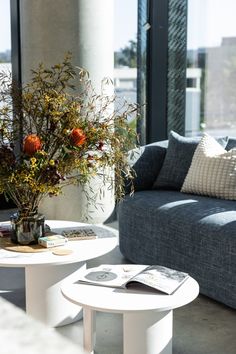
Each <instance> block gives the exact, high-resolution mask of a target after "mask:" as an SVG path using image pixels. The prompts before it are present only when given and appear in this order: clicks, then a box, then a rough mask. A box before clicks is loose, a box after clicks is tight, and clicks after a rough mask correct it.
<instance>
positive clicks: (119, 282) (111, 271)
mask: <svg viewBox="0 0 236 354" xmlns="http://www.w3.org/2000/svg"><path fill="white" fill-rule="evenodd" d="M145 268H147V265H137V264H119V265H113V264H103V265H101V266H99V267H96V268H90V269H87V270H86V272H85V273H83V275H82V276H81V277H80V278H79V280H78V282H79V283H85V284H93V285H100V286H109V287H114V288H116V287H118V288H122V287H125V284H126V282H127V281H128V280H130V279H131V278H132V277H133V276H135V275H137V274H138V273H140V272H141V271H142V270H144V269H145Z"/></svg>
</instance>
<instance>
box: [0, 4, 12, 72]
mask: <svg viewBox="0 0 236 354" xmlns="http://www.w3.org/2000/svg"><path fill="white" fill-rule="evenodd" d="M0 33H1V38H0V70H1V71H2V70H3V69H4V70H11V22H10V0H0Z"/></svg>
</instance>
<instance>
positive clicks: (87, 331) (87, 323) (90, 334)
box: [83, 307, 96, 354]
mask: <svg viewBox="0 0 236 354" xmlns="http://www.w3.org/2000/svg"><path fill="white" fill-rule="evenodd" d="M83 312H84V317H83V322H84V324H83V325H84V350H85V352H86V353H89V354H93V352H94V351H93V349H94V346H95V336H96V328H95V311H94V310H91V309H89V308H86V307H85V308H84V310H83Z"/></svg>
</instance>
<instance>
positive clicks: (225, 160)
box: [181, 134, 236, 200]
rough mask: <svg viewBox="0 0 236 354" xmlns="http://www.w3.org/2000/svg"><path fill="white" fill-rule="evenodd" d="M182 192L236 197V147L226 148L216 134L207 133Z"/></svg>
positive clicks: (225, 197)
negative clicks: (228, 149)
mask: <svg viewBox="0 0 236 354" xmlns="http://www.w3.org/2000/svg"><path fill="white" fill-rule="evenodd" d="M181 192H185V193H193V194H200V195H207V196H211V197H217V198H222V199H230V200H236V149H232V150H230V151H226V150H225V149H224V148H223V147H222V146H221V145H220V144H219V143H218V142H217V141H216V140H215V139H214V138H212V137H210V136H209V135H208V134H204V135H203V137H202V139H201V141H200V143H199V145H198V147H197V148H196V150H195V153H194V155H193V159H192V163H191V166H190V168H189V171H188V174H187V176H186V178H185V180H184V183H183V186H182V188H181Z"/></svg>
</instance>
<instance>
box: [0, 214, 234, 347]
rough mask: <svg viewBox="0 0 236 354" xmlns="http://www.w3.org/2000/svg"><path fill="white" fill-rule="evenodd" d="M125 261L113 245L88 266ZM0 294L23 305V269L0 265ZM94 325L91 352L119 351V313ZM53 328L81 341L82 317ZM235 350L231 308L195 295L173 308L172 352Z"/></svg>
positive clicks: (1, 217)
mask: <svg viewBox="0 0 236 354" xmlns="http://www.w3.org/2000/svg"><path fill="white" fill-rule="evenodd" d="M6 215H7V214H3V213H1V214H0V220H4V219H6ZM110 226H111V227H114V228H116V227H117V224H116V223H113V224H111V225H110ZM125 262H126V261H125V259H124V258H123V257H122V255H121V254H120V252H119V249H118V247H117V248H116V249H114V250H113V251H112V252H110V253H109V254H107V255H104V256H102V257H99V258H97V259H94V260H91V261H89V263H88V266H89V267H92V266H96V265H98V264H99V263H113V264H116V263H125ZM0 296H2V297H4V298H5V299H7V300H9V301H10V302H12V303H13V304H15V305H16V306H18V307H20V308H23V309H24V307H25V294H24V271H23V270H21V269H12V268H1V269H0ZM96 327H97V339H96V347H95V353H96V354H122V316H121V315H119V314H107V313H97V326H96ZM56 330H57V332H58V333H60V334H61V335H62V336H65V337H66V338H68V339H70V340H71V341H72V342H73V343H76V344H79V345H80V346H81V345H82V338H83V336H82V335H83V334H82V321H79V322H77V323H75V324H71V325H67V326H64V327H60V328H57V329H56ZM19 352H20V351H19ZM62 352H63V351H62ZM235 353H236V311H235V310H232V309H231V308H229V307H227V306H224V305H222V304H220V303H217V302H216V301H213V300H211V299H209V298H207V297H204V296H202V295H199V297H198V298H197V299H196V300H195V301H193V302H192V303H191V304H188V305H186V306H184V307H182V308H179V309H176V310H175V311H174V337H173V354H235ZM32 354H33V353H32ZM55 354H56V353H55ZM153 354H155V353H153Z"/></svg>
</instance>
